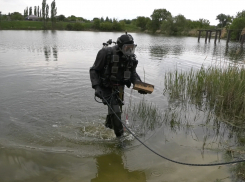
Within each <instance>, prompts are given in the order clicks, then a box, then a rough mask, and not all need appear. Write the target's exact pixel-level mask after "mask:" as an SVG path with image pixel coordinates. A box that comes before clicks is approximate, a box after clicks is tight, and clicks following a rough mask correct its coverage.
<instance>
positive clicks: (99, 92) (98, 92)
mask: <svg viewBox="0 0 245 182" xmlns="http://www.w3.org/2000/svg"><path fill="white" fill-rule="evenodd" d="M95 96H97V97H99V98H100V99H102V97H103V90H102V89H101V87H100V86H99V85H97V86H96V87H95Z"/></svg>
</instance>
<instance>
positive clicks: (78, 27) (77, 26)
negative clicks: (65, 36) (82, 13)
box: [73, 23, 84, 31]
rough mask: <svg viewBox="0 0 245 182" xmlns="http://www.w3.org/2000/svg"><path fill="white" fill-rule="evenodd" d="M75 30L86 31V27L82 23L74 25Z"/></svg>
mask: <svg viewBox="0 0 245 182" xmlns="http://www.w3.org/2000/svg"><path fill="white" fill-rule="evenodd" d="M73 30H77V31H78V30H84V26H83V24H82V23H75V24H74V25H73Z"/></svg>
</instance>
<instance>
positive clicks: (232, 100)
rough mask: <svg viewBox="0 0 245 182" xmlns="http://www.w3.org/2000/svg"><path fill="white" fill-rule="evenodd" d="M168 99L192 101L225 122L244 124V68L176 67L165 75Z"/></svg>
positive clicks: (184, 101) (238, 66) (233, 66)
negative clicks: (188, 68) (183, 68)
mask: <svg viewBox="0 0 245 182" xmlns="http://www.w3.org/2000/svg"><path fill="white" fill-rule="evenodd" d="M164 94H166V95H168V97H169V100H170V101H173V100H179V101H181V104H185V103H187V102H188V103H192V104H195V105H196V106H197V107H198V108H200V109H204V110H211V111H214V113H215V114H216V115H217V116H218V117H220V118H221V119H223V120H225V121H226V122H228V123H232V124H235V125H239V126H241V125H243V124H245V123H244V118H245V67H244V66H241V65H231V64H230V65H225V66H210V67H208V68H204V66H202V67H201V69H199V70H196V71H194V70H193V69H191V70H190V71H187V72H182V71H178V70H175V72H174V73H172V72H168V73H166V75H165V92H164Z"/></svg>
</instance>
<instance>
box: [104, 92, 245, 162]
mask: <svg viewBox="0 0 245 182" xmlns="http://www.w3.org/2000/svg"><path fill="white" fill-rule="evenodd" d="M102 99H103V100H104V101H105V103H106V104H107V105H108V107H109V108H110V109H111V110H112V112H113V113H114V114H115V115H116V117H117V119H118V120H119V121H120V122H121V123H122V125H123V126H124V127H125V128H126V129H127V130H128V131H129V133H131V134H132V135H133V137H134V138H135V139H136V140H138V141H139V142H140V143H141V144H142V145H143V146H145V147H146V148H147V149H148V150H150V151H151V152H152V153H154V154H156V155H158V156H159V157H161V158H163V159H165V160H168V161H170V162H173V163H176V164H181V165H186V166H221V165H228V164H235V163H241V162H245V160H238V161H231V162H220V163H213V164H193V163H185V162H179V161H175V160H172V159H170V158H167V157H165V156H163V155H161V154H159V153H157V152H156V151H154V150H153V149H151V148H150V147H148V146H147V145H146V144H145V143H144V142H142V141H141V140H140V139H139V138H138V137H137V136H136V135H135V134H134V133H133V132H132V131H131V130H130V129H129V128H128V127H127V126H126V125H125V124H124V123H123V122H122V120H121V119H120V118H119V117H118V116H117V114H116V113H115V111H114V110H113V109H112V107H111V106H110V104H109V103H108V102H107V100H106V99H105V98H104V97H102Z"/></svg>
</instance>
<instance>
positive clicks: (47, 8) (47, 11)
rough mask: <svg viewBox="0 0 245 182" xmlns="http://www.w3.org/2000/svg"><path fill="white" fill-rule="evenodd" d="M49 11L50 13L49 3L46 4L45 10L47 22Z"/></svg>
mask: <svg viewBox="0 0 245 182" xmlns="http://www.w3.org/2000/svg"><path fill="white" fill-rule="evenodd" d="M48 13H49V5H48V4H46V11H45V20H46V22H47V21H48V18H49V15H48Z"/></svg>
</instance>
